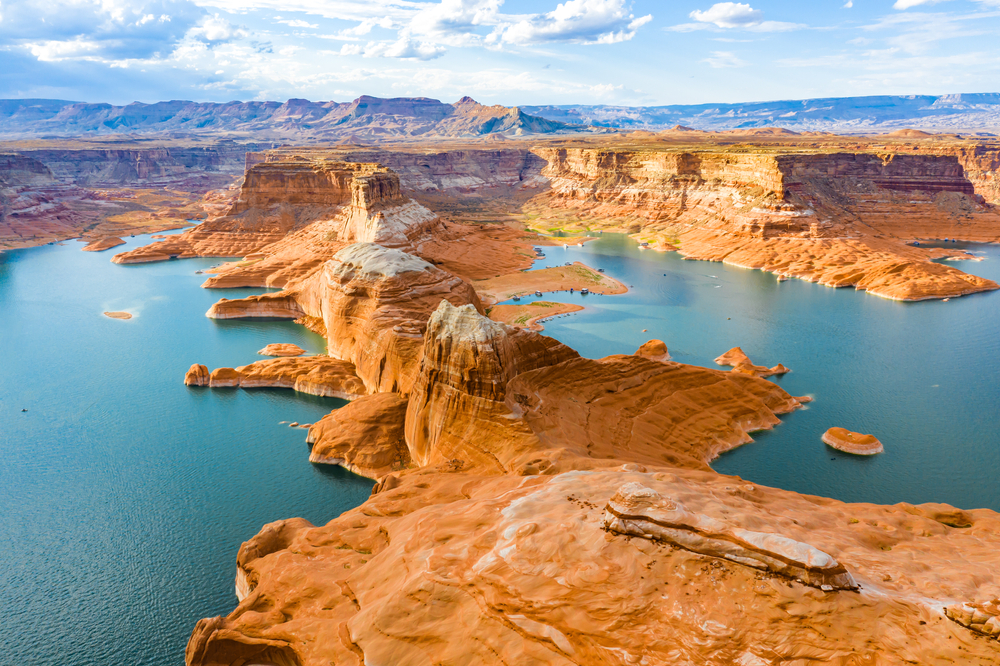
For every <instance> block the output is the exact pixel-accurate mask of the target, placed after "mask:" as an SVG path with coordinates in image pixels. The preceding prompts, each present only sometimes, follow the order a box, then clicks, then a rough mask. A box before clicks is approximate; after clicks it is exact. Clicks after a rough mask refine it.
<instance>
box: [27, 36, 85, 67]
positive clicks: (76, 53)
mask: <svg viewBox="0 0 1000 666" xmlns="http://www.w3.org/2000/svg"><path fill="white" fill-rule="evenodd" d="M25 46H27V48H28V50H29V51H30V52H31V55H33V56H35V57H36V58H38V59H39V60H41V61H42V62H58V61H59V60H66V59H69V58H81V57H88V56H93V55H94V54H95V53H97V52H98V51H99V50H100V49H101V45H100V43H99V42H95V41H90V40H87V39H83V38H79V37H78V38H76V39H71V40H66V41H58V40H48V41H44V42H35V43H28V44H26V45H25Z"/></svg>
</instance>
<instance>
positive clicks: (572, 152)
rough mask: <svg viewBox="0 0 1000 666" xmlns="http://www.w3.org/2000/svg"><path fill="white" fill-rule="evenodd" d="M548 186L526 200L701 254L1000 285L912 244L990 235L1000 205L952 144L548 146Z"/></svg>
mask: <svg viewBox="0 0 1000 666" xmlns="http://www.w3.org/2000/svg"><path fill="white" fill-rule="evenodd" d="M536 152H537V153H538V154H539V155H541V156H542V157H545V158H546V159H547V161H548V166H547V167H546V168H545V169H544V170H543V175H545V176H546V177H548V178H549V179H550V183H551V187H552V189H551V191H550V192H548V193H545V194H543V195H540V196H538V197H536V198H535V199H534V200H533V201H532V202H531V204H529V209H531V210H533V211H534V212H536V213H538V214H539V215H541V216H542V219H543V220H545V219H550V220H557V219H560V218H565V217H567V216H570V215H579V216H582V217H583V218H584V219H586V220H587V221H588V224H591V225H593V226H598V227H601V226H604V227H610V228H625V229H627V230H629V231H632V232H636V233H638V234H639V235H640V237H641V238H642V239H644V240H650V241H660V242H664V243H666V244H668V245H669V246H676V247H679V249H680V251H681V252H682V253H683V254H685V255H686V256H689V257H691V258H695V259H707V260H712V261H725V262H727V263H732V264H736V265H740V266H745V267H747V268H760V269H764V270H769V271H773V272H776V273H778V274H779V275H787V276H791V277H799V278H803V279H806V280H810V281H814V282H819V283H821V284H826V285H829V286H835V287H840V286H854V287H856V288H858V289H865V290H867V291H869V292H871V293H873V294H875V295H878V296H883V297H886V298H894V299H901V300H922V299H926V298H945V297H950V296H960V295H963V294H969V293H974V292H977V291H983V290H987V289H995V288H997V286H996V285H995V284H994V283H993V282H991V281H989V280H984V279H981V278H977V277H974V276H970V275H967V274H965V273H963V272H961V271H959V270H957V269H955V268H952V267H950V266H943V265H940V264H935V263H931V262H930V259H931V258H932V257H933V256H934V255H933V254H932V253H928V252H926V251H924V250H921V249H918V248H914V247H909V246H907V245H906V244H905V241H906V240H909V239H913V238H928V237H929V238H946V237H947V238H968V239H970V240H994V239H997V238H1000V234H998V233H997V231H996V229H997V228H998V224H997V223H998V222H1000V215H997V213H996V212H995V211H994V210H993V208H992V207H991V206H989V205H984V203H983V202H984V198H983V197H982V196H981V195H979V194H978V192H977V183H978V182H984V181H983V179H982V178H978V179H977V181H976V182H973V181H972V180H970V179H969V178H968V177H967V176H966V172H965V170H964V168H963V166H962V163H961V161H960V159H959V158H958V157H956V156H954V155H898V154H884V155H879V154H867V153H857V154H856V153H833V154H809V153H803V154H778V153H777V152H776V151H774V150H770V151H768V150H759V151H746V152H744V151H740V152H736V151H732V152H726V151H723V150H720V149H715V150H714V151H705V152H699V153H691V152H670V151H653V150H647V151H635V150H631V151H630V150H600V149H549V148H540V149H536Z"/></svg>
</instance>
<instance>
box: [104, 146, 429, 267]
mask: <svg viewBox="0 0 1000 666" xmlns="http://www.w3.org/2000/svg"><path fill="white" fill-rule="evenodd" d="M317 222H319V223H320V224H318V225H317V226H318V229H313V230H311V232H305V233H304V234H300V236H301V237H300V238H298V239H296V241H294V242H293V243H284V244H279V245H276V246H274V247H269V246H271V245H272V244H275V243H279V241H282V239H284V238H285V237H286V236H288V235H289V234H291V233H294V232H297V231H300V230H303V231H304V230H305V228H307V227H309V226H310V225H312V224H313V223H317ZM438 223H439V220H438V218H437V216H436V215H434V214H433V213H431V212H430V211H429V210H427V209H426V208H424V207H423V206H421V205H420V204H417V203H416V202H414V201H411V200H409V199H407V198H406V197H404V196H403V195H402V194H401V192H400V189H399V177H398V176H396V174H394V173H393V172H392V171H390V170H389V169H386V168H385V167H383V166H381V165H378V164H362V163H348V162H337V161H329V160H315V161H304V160H295V161H288V162H276V163H261V164H256V165H254V166H252V167H251V168H250V169H248V170H247V172H246V176H245V178H244V181H243V185H242V187H241V189H240V194H239V197H238V198H237V199H236V201H235V202H234V203H233V205H232V207H231V208H230V209H229V211H228V213H227V214H226V215H225V216H223V217H220V218H218V219H214V220H209V221H208V222H205V223H203V224H201V225H199V226H198V228H196V229H192V230H191V231H188V232H185V233H183V234H178V235H176V236H170V237H169V238H167V239H166V240H164V241H162V242H160V243H156V244H153V245H147V246H145V247H142V248H138V249H136V250H133V251H131V252H127V253H123V254H120V255H117V256H116V257H115V258H114V261H115V262H117V263H138V262H146V261H162V260H164V259H171V258H186V257H196V256H209V257H232V256H241V257H245V261H247V262H250V264H251V265H252V264H256V263H258V262H261V261H264V260H268V261H267V263H265V266H268V267H269V268H270V270H269V271H268V274H270V273H274V272H276V271H279V270H280V269H282V268H284V269H285V270H286V271H287V270H288V269H287V267H285V266H282V263H283V262H284V263H288V262H292V263H294V264H303V263H306V264H308V263H309V261H310V259H311V257H306V258H302V257H299V256H297V255H299V254H301V247H300V246H301V245H302V244H303V243H313V244H315V243H317V242H319V243H322V242H329V241H338V242H341V243H351V242H357V241H364V242H378V243H382V244H386V245H396V246H400V245H406V244H408V243H409V242H410V239H411V238H413V237H416V236H419V235H420V234H421V233H424V232H426V231H427V230H428V229H429V228H431V227H433V226H434V225H435V224H438ZM290 246H291V247H294V248H296V250H297V251H293V252H289V249H290ZM325 258H328V257H324V259H325ZM312 261H313V264H314V265H313V266H312V267H313V268H315V264H317V263H318V262H316V261H315V260H314V259H313V260H312ZM244 267H246V265H245V264H244V265H239V266H236V267H230V268H244ZM262 268H263V267H261V266H258V267H256V268H253V269H252V270H251V271H249V272H250V274H251V275H258V276H259V275H260V274H261V273H262V272H263V271H262V270H261V269H262ZM298 270H299V272H301V271H302V270H303V269H302V267H301V266H299V267H298ZM292 273H293V274H294V271H292ZM230 278H231V281H235V284H239V285H248V284H252V278H249V277H240V278H235V277H233V276H230ZM287 279H288V276H284V281H287ZM235 284H232V285H229V284H219V285H211V284H210V285H209V286H235ZM272 284H275V285H281V286H283V282H278V281H275V280H273V281H272Z"/></svg>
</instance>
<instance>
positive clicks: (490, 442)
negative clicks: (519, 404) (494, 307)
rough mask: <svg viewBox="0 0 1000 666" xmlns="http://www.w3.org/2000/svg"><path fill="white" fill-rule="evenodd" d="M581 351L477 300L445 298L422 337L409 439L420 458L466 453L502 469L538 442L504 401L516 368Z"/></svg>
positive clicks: (423, 462)
mask: <svg viewBox="0 0 1000 666" xmlns="http://www.w3.org/2000/svg"><path fill="white" fill-rule="evenodd" d="M575 358H579V354H577V353H576V352H575V351H573V350H572V349H570V348H569V347H567V346H566V345H564V344H562V343H561V342H558V341H556V340H553V339H552V338H548V337H545V336H543V335H539V334H537V333H534V332H532V331H527V330H524V329H520V328H515V327H512V326H507V325H506V324H501V323H499V322H495V321H492V320H490V319H489V318H487V317H485V316H484V315H482V314H481V313H480V312H479V310H477V309H476V308H475V307H474V306H473V305H464V306H461V307H454V306H453V305H452V304H451V303H449V302H448V301H441V304H440V305H439V306H438V308H437V310H435V312H434V314H433V316H431V318H430V321H429V322H428V323H427V332H426V334H425V336H424V340H423V353H422V359H423V360H422V362H421V366H420V374H419V376H418V377H417V378H416V381H415V383H414V384H413V390H412V392H411V395H410V405H409V407H408V409H407V414H406V442H407V445H408V446H409V448H410V454H411V455H412V457H413V459H414V461H415V462H416V463H417V464H418V465H422V466H426V465H431V464H436V463H439V462H443V461H447V460H451V459H460V460H463V461H466V462H469V463H472V464H474V465H477V466H485V468H486V469H491V470H496V471H501V472H502V471H504V470H505V464H506V463H507V461H509V460H510V459H512V458H513V457H514V456H515V455H517V454H519V453H523V452H525V451H529V450H531V449H532V448H537V445H538V442H537V440H536V438H535V437H534V435H533V434H532V433H531V431H530V430H529V429H528V428H527V427H526V425H525V424H524V423H522V422H520V421H518V420H517V419H516V418H514V417H513V414H512V413H511V411H510V408H509V406H508V405H506V404H505V398H506V396H507V384H508V382H509V381H510V380H511V379H513V378H514V377H516V376H517V375H519V374H521V373H523V372H527V371H529V370H535V369H537V368H543V367H548V366H552V365H556V364H558V363H561V362H563V361H566V360H569V359H575Z"/></svg>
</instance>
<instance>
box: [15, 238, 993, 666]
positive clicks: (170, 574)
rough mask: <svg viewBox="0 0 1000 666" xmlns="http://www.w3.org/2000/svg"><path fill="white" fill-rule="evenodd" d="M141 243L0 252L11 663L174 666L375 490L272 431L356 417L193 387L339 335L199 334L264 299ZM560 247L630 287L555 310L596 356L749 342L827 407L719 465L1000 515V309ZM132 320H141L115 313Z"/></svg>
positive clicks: (312, 403)
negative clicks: (828, 435)
mask: <svg viewBox="0 0 1000 666" xmlns="http://www.w3.org/2000/svg"><path fill="white" fill-rule="evenodd" d="M147 242H149V241H148V238H146V237H136V238H134V239H129V243H128V244H127V245H125V246H122V247H120V248H115V249H114V250H112V251H109V252H104V253H85V252H81V251H80V247H81V246H80V244H78V243H76V242H67V243H66V244H65V245H64V246H46V247H42V248H35V249H31V250H23V251H16V252H8V253H5V254H0V343H2V345H3V349H4V351H5V356H4V358H3V361H2V362H0V515H2V516H3V518H4V520H2V521H0V599H2V600H3V608H4V611H5V612H4V619H3V626H4V629H5V632H4V636H5V640H6V645H5V648H6V649H5V654H6V655H7V657H10V658H12V659H13V662H12V663H17V664H30V665H32V666H34V665H36V664H38V665H43V664H44V665H49V664H74V665H81V666H91V665H93V666H97V665H104V664H153V665H159V664H180V663H182V662H183V651H184V646H185V644H186V642H187V638H188V636H189V635H190V631H191V629H192V627H193V626H194V624H195V622H196V621H197V620H198V619H199V618H201V617H207V616H211V615H217V614H225V613H227V612H229V611H230V610H231V609H232V608H233V606H234V605H235V603H236V599H235V595H234V592H233V577H234V574H235V560H236V552H237V550H238V548H239V545H240V543H241V542H242V541H244V540H246V539H248V538H250V537H252V536H253V535H254V534H256V533H257V531H258V530H259V529H260V527H261V526H262V525H263V524H265V523H267V522H270V521H273V520H278V519H281V518H288V517H292V516H302V517H305V518H307V519H308V520H310V521H312V522H313V523H317V524H319V523H324V522H326V521H328V520H330V519H331V518H333V517H335V516H337V515H339V514H340V513H341V512H343V511H345V510H347V509H350V508H352V507H354V506H357V505H358V504H360V503H361V502H362V501H364V499H365V498H366V497H367V496H368V494H369V491H370V489H371V485H372V484H371V482H370V481H368V480H366V479H362V478H360V477H356V476H353V475H351V474H349V473H347V472H345V471H343V470H342V469H340V468H336V467H332V468H331V467H319V466H315V465H311V464H309V463H308V461H307V455H308V446H307V445H306V444H305V441H304V440H305V431H304V430H297V429H290V428H288V427H287V426H283V425H279V423H278V422H279V421H282V420H286V421H299V422H312V421H315V420H316V419H318V418H320V417H321V416H322V415H324V414H326V413H327V412H329V411H330V410H331V409H333V408H336V407H337V406H339V405H341V404H343V403H342V402H340V401H337V400H333V399H324V398H316V397H311V396H306V395H302V394H296V393H294V392H292V391H284V390H267V389H259V390H252V391H246V390H208V389H192V388H187V387H185V386H183V385H182V383H181V380H182V378H183V375H184V372H185V370H186V369H187V368H188V366H189V365H190V364H191V363H193V362H198V363H204V364H206V365H208V366H209V367H219V366H235V365H241V364H244V363H248V362H251V361H253V360H257V359H259V358H260V357H259V356H257V355H256V351H257V350H258V349H260V348H261V347H263V346H264V345H265V344H267V343H271V342H294V343H296V344H298V345H300V346H302V347H304V348H306V349H308V350H309V351H311V352H320V351H322V350H323V340H322V339H321V338H320V337H318V336H315V335H313V334H311V333H309V332H308V331H306V330H305V329H304V328H302V327H300V326H298V325H295V324H292V323H290V322H279V321H260V320H247V321H215V320H210V319H208V318H206V317H205V316H204V313H205V311H206V310H207V309H208V307H209V306H210V305H211V304H212V303H213V302H215V301H216V300H217V299H218V298H219V297H221V296H222V295H225V296H227V297H230V298H233V297H238V296H241V295H245V294H249V293H257V292H259V291H260V290H256V289H248V290H225V291H223V292H220V291H211V290H205V289H200V288H199V285H200V284H201V282H202V281H203V280H204V277H205V276H203V275H196V274H195V271H196V270H199V269H201V268H206V267H208V266H210V265H212V264H214V263H216V262H217V261H218V260H209V259H205V260H185V261H172V262H164V263H157V264H148V265H137V266H116V265H113V264H111V263H110V261H109V260H110V258H111V256H112V254H113V253H115V252H117V251H122V250H126V249H130V248H132V247H137V246H140V245H144V244H146V243H147ZM948 246H949V247H955V248H964V247H968V248H971V249H973V250H974V251H975V252H977V253H980V254H982V255H983V256H984V257H985V258H986V260H985V261H983V262H974V263H973V262H963V263H960V264H956V265H957V266H959V267H960V268H962V269H964V270H967V271H969V272H972V273H975V274H977V275H982V276H984V277H989V278H992V279H994V280H998V279H1000V247H997V246H972V245H965V244H948ZM545 251H546V253H547V255H548V257H547V259H546V260H543V261H540V262H538V263H537V264H536V267H543V266H546V265H556V264H561V263H563V262H566V261H576V260H579V261H583V262H585V263H587V264H589V265H591V266H595V267H603V268H605V270H606V271H607V273H608V274H609V275H613V276H615V277H617V278H619V279H621V280H622V281H624V282H625V283H626V284H629V285H632V287H633V288H632V290H631V291H630V292H629V293H628V294H626V295H622V296H597V295H589V296H581V295H579V294H576V295H572V296H571V295H569V294H566V293H560V294H549V295H546V296H545V297H544V298H545V299H546V300H564V301H569V302H577V303H582V304H583V305H585V306H586V310H584V311H583V312H580V313H577V314H574V315H570V316H567V317H565V318H561V319H557V320H554V321H550V322H547V323H546V324H545V325H546V333H547V334H548V335H552V336H554V337H556V338H558V339H560V340H562V341H564V342H566V343H567V344H569V345H571V346H573V347H574V348H576V349H577V350H579V351H580V352H581V353H582V354H584V355H585V356H590V357H594V358H598V357H601V356H605V355H608V354H613V353H632V352H634V351H635V349H636V348H638V346H639V345H640V344H642V343H643V342H645V341H646V340H648V339H650V338H660V339H662V340H664V341H665V342H666V343H667V345H668V346H669V348H670V353H671V355H672V356H673V358H674V359H675V360H677V361H681V362H684V363H694V364H698V365H704V366H707V367H718V366H715V365H714V363H712V359H714V358H715V357H716V356H718V355H719V354H721V353H722V352H724V351H726V350H728V349H729V348H730V347H733V346H737V345H739V346H742V347H743V349H744V350H745V351H746V352H747V353H748V354H749V355H750V357H751V358H752V359H753V361H754V362H756V363H758V364H766V365H774V364H776V363H784V364H785V365H787V366H789V367H790V368H791V369H792V372H791V373H789V374H788V375H785V376H784V377H782V378H779V379H777V382H778V383H779V384H780V385H781V386H782V387H784V388H785V389H786V390H788V391H789V392H790V393H792V394H793V395H811V396H814V397H815V402H813V403H812V404H810V405H809V406H808V409H806V410H800V411H797V412H795V413H793V414H790V415H787V416H784V417H783V418H782V421H783V422H782V424H781V425H780V426H778V427H776V428H775V429H774V430H772V431H769V432H763V433H757V434H756V435H755V439H756V442H755V443H752V444H748V445H746V446H743V447H741V448H739V449H736V450H735V451H732V452H730V453H727V454H725V455H723V456H722V457H721V458H720V459H718V460H716V461H715V462H714V463H713V466H714V467H715V469H717V470H718V471H720V472H723V473H727V474H738V475H740V476H742V477H744V478H746V479H750V480H753V481H755V482H758V483H763V484H767V485H772V486H778V487H782V488H788V489H791V490H797V491H800V492H806V493H812V494H818V495H826V496H831V497H836V498H840V499H844V500H848V501H871V502H879V503H895V502H900V501H908V502H925V501H939V502H948V503H951V504H954V505H957V506H960V507H964V508H974V507H989V508H993V509H997V510H1000V486H998V484H997V483H996V481H995V476H996V470H997V469H1000V433H998V429H997V428H996V426H995V423H994V420H995V415H996V414H998V413H1000V391H998V386H997V382H998V378H1000V336H998V335H997V331H998V330H1000V292H993V293H988V294H981V295H976V296H971V297H965V298H958V299H953V300H952V301H950V302H948V303H942V302H936V301H934V302H924V303H897V302H892V301H887V300H883V299H880V298H877V297H873V296H869V295H866V294H864V293H862V292H855V291H854V290H848V289H840V290H835V289H829V288H826V287H821V286H818V285H814V284H809V283H806V282H802V281H799V280H790V281H787V282H783V283H778V282H777V281H776V279H775V277H774V276H773V275H770V274H766V273H762V272H760V271H749V270H744V269H739V268H733V267H728V266H725V265H723V264H717V263H708V262H695V261H684V260H682V259H681V257H680V256H679V255H678V254H676V253H668V254H660V253H656V252H653V251H648V250H647V251H642V250H639V249H638V246H637V245H636V244H635V243H634V242H633V241H632V240H630V239H628V238H627V237H626V236H620V235H611V234H606V235H604V236H602V237H601V238H600V239H598V240H595V241H592V242H590V243H587V244H586V245H584V246H582V247H570V248H565V249H564V248H562V247H556V248H545ZM530 300H533V299H523V300H522V302H526V301H530ZM119 309H125V310H130V311H132V312H133V313H135V314H136V315H137V316H136V317H135V318H134V319H132V320H130V321H116V320H111V319H108V318H106V317H104V316H103V315H102V314H101V313H102V312H103V311H104V310H119ZM642 329H648V332H645V333H644V332H642ZM22 408H27V409H28V410H29V411H28V412H25V413H22V412H21V409H22ZM831 426H842V427H846V428H849V429H851V430H856V431H861V432H870V433H873V434H875V435H877V436H878V437H879V438H880V439H882V441H883V442H884V443H885V446H886V453H884V454H882V455H879V456H875V457H871V458H859V457H854V456H849V455H846V454H842V453H839V452H837V451H834V450H833V449H830V448H829V447H827V446H825V445H824V444H822V442H821V441H820V439H819V438H820V435H821V434H822V433H823V432H824V431H825V430H826V429H827V428H829V427H831Z"/></svg>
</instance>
